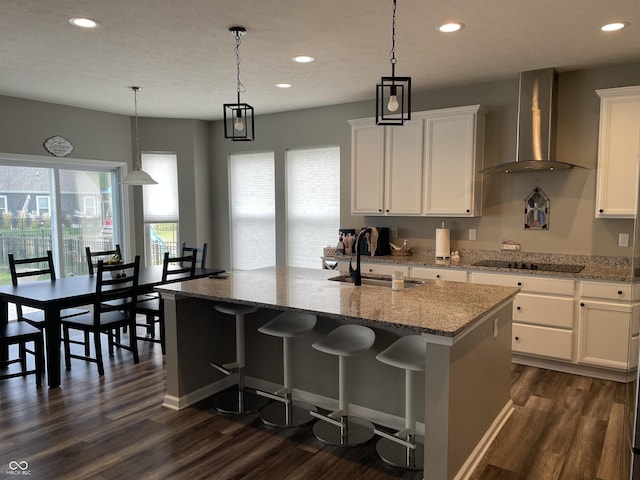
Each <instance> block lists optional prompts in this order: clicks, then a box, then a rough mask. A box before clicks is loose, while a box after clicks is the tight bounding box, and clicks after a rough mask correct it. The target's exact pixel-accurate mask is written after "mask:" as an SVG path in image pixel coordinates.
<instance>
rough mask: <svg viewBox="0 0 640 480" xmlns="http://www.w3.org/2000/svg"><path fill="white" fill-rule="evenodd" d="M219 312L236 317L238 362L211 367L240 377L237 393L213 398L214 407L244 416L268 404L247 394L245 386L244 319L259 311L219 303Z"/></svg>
mask: <svg viewBox="0 0 640 480" xmlns="http://www.w3.org/2000/svg"><path fill="white" fill-rule="evenodd" d="M213 308H215V309H216V310H217V311H218V312H221V313H226V314H227V315H234V316H235V317H236V361H235V362H231V363H225V364H224V365H220V364H218V363H216V362H210V365H211V366H212V367H214V368H216V369H218V370H220V371H221V372H222V373H224V374H225V375H231V374H232V373H233V371H234V370H235V372H236V373H237V375H238V384H237V391H235V390H226V391H224V392H221V393H219V394H218V395H216V396H215V397H214V398H213V405H214V407H215V408H216V410H218V412H220V413H223V414H230V415H242V414H245V413H253V412H257V411H258V410H260V409H261V408H262V407H264V406H265V405H266V404H267V400H266V399H264V398H262V397H259V396H257V395H255V394H253V393H250V392H247V391H246V388H245V385H244V367H245V343H244V317H245V315H246V314H248V313H254V312H256V311H257V310H258V309H257V308H256V307H252V306H250V305H240V304H235V303H218V304H216V305H214V307H213Z"/></svg>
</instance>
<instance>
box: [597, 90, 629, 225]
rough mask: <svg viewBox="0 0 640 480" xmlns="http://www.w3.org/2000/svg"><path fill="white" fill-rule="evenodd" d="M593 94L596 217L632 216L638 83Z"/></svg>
mask: <svg viewBox="0 0 640 480" xmlns="http://www.w3.org/2000/svg"><path fill="white" fill-rule="evenodd" d="M596 93H597V94H598V96H599V97H600V133H599V141H598V179H597V190H596V218H633V217H634V216H635V200H636V190H637V179H636V170H637V164H638V155H639V153H640V86H637V87H622V88H610V89H605V90H596Z"/></svg>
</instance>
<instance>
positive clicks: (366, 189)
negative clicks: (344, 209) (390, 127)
mask: <svg viewBox="0 0 640 480" xmlns="http://www.w3.org/2000/svg"><path fill="white" fill-rule="evenodd" d="M349 123H350V124H351V213H354V214H363V215H366V214H373V215H381V214H382V212H383V208H384V203H383V201H384V199H383V194H384V157H385V149H384V135H385V132H384V128H383V127H380V126H378V125H376V124H375V120H374V119H367V118H365V119H361V120H349Z"/></svg>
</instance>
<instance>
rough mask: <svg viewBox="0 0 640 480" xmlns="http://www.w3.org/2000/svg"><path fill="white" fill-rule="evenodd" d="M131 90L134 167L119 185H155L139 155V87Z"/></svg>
mask: <svg viewBox="0 0 640 480" xmlns="http://www.w3.org/2000/svg"><path fill="white" fill-rule="evenodd" d="M129 88H130V89H131V90H133V105H134V109H135V132H136V168H134V169H133V170H132V171H131V172H129V173H128V174H127V176H126V178H125V179H124V180H122V181H121V182H120V184H121V185H156V184H157V183H158V182H156V181H155V180H154V179H153V178H151V175H149V174H148V173H147V172H145V171H144V170H142V157H141V156H140V143H139V141H138V92H139V91H140V90H141V88H140V87H129Z"/></svg>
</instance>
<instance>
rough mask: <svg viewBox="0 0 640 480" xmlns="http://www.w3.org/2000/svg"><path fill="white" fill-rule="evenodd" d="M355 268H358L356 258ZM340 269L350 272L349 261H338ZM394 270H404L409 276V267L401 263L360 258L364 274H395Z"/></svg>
mask: <svg viewBox="0 0 640 480" xmlns="http://www.w3.org/2000/svg"><path fill="white" fill-rule="evenodd" d="M352 265H353V268H356V259H355V258H353V262H352ZM338 270H340V272H342V273H349V261H348V260H347V261H340V262H339V263H338ZM393 272H402V274H403V275H404V276H405V277H408V276H409V267H403V266H399V265H384V264H381V263H374V262H363V261H362V259H360V273H361V274H362V275H366V274H373V275H393Z"/></svg>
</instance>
